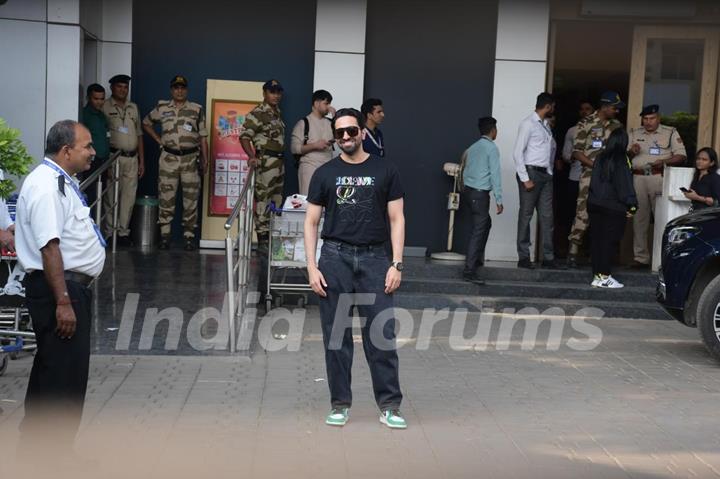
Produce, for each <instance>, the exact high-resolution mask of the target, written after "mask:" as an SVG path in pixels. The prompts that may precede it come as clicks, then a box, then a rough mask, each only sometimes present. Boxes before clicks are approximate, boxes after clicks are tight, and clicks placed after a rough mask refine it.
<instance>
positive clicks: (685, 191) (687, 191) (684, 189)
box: [680, 186, 690, 193]
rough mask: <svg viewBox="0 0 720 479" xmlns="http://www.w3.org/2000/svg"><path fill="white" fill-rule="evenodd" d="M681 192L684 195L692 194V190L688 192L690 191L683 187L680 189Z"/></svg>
mask: <svg viewBox="0 0 720 479" xmlns="http://www.w3.org/2000/svg"><path fill="white" fill-rule="evenodd" d="M680 191H682V192H683V193H689V192H690V190H688V189H687V188H685V187H684V186H681V187H680Z"/></svg>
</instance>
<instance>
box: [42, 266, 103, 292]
mask: <svg viewBox="0 0 720 479" xmlns="http://www.w3.org/2000/svg"><path fill="white" fill-rule="evenodd" d="M28 276H30V277H37V276H43V277H44V276H45V273H44V272H43V270H41V269H37V270H35V271H33V272H31V273H29V274H28ZM63 276H64V277H65V280H66V281H72V282H74V283H79V284H81V285H83V286H85V287H86V288H89V287H90V285H92V283H93V281H95V278H93V277H92V276H90V275H88V274H85V273H78V272H77V271H65V272H64V274H63Z"/></svg>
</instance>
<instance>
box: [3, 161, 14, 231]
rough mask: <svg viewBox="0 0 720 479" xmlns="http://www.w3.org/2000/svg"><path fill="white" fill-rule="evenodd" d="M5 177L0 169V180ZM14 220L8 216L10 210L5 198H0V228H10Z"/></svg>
mask: <svg viewBox="0 0 720 479" xmlns="http://www.w3.org/2000/svg"><path fill="white" fill-rule="evenodd" d="M4 179H5V173H4V172H3V170H0V180H4ZM14 223H15V222H14V221H13V220H12V217H11V216H10V211H8V207H7V203H5V200H3V199H0V230H6V229H8V228H10V227H11V226H12V225H13V224H14Z"/></svg>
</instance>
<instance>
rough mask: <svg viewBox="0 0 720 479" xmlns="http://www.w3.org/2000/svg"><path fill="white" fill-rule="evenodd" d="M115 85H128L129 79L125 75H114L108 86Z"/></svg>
mask: <svg viewBox="0 0 720 479" xmlns="http://www.w3.org/2000/svg"><path fill="white" fill-rule="evenodd" d="M115 83H130V77H129V76H127V75H115V76H114V77H112V78H111V79H110V84H111V85H114V84H115Z"/></svg>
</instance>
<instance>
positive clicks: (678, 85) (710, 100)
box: [628, 26, 720, 159]
mask: <svg viewBox="0 0 720 479" xmlns="http://www.w3.org/2000/svg"><path fill="white" fill-rule="evenodd" d="M719 51H720V30H719V29H716V28H710V27H697V26H671V27H669V26H637V27H635V31H634V37H633V52H632V67H631V71H630V94H629V98H628V128H637V127H639V126H640V116H639V114H640V110H641V109H642V107H643V105H650V104H654V103H656V104H658V105H660V113H661V115H662V120H661V121H662V123H663V124H665V125H670V126H674V127H676V128H677V129H678V132H679V133H680V136H681V137H682V139H683V141H684V142H685V147H686V149H687V153H688V158H689V159H693V158H694V157H695V152H696V151H697V149H699V148H702V147H705V146H712V145H713V133H714V131H715V128H713V126H714V125H715V123H716V122H715V118H714V117H715V106H716V105H715V101H716V94H717V76H718V55H719ZM717 126H718V127H720V125H717Z"/></svg>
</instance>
